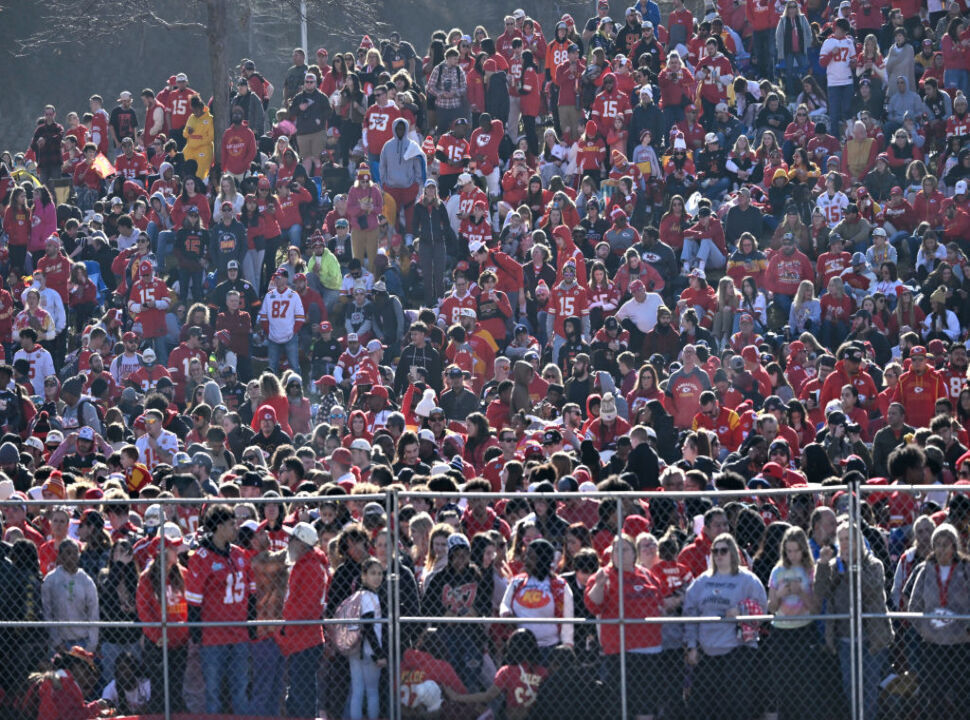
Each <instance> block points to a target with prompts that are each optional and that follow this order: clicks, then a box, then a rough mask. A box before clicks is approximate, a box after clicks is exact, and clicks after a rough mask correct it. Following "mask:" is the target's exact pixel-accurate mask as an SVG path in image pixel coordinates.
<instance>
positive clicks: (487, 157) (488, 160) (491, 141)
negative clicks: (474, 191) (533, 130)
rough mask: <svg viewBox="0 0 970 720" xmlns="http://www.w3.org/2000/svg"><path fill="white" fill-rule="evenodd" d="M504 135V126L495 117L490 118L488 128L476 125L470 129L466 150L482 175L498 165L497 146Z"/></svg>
mask: <svg viewBox="0 0 970 720" xmlns="http://www.w3.org/2000/svg"><path fill="white" fill-rule="evenodd" d="M504 135H505V126H504V125H503V124H502V121H501V120H497V119H495V120H492V127H491V128H490V129H489V130H482V129H481V128H480V127H478V128H475V129H474V130H473V131H472V136H471V139H470V140H469V151H468V152H469V155H470V156H471V159H472V162H473V163H475V167H476V168H477V169H478V170H481V171H482V174H483V175H488V174H489V173H491V172H492V170H494V169H495V168H496V167H497V166H498V164H499V157H498V147H499V145H500V144H501V143H502V138H503V137H504ZM479 192H481V191H479Z"/></svg>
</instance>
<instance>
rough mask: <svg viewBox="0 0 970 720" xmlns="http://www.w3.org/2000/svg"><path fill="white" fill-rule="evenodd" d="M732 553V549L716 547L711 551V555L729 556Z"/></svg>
mask: <svg viewBox="0 0 970 720" xmlns="http://www.w3.org/2000/svg"><path fill="white" fill-rule="evenodd" d="M729 552H731V550H730V548H726V547H716V548H712V549H711V555H727V554H728V553H729Z"/></svg>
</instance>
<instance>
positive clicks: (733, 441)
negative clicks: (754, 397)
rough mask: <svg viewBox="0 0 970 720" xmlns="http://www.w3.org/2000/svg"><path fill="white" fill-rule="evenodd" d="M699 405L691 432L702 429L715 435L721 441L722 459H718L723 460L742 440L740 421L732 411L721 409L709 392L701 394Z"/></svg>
mask: <svg viewBox="0 0 970 720" xmlns="http://www.w3.org/2000/svg"><path fill="white" fill-rule="evenodd" d="M700 404H701V409H700V412H699V413H697V414H696V415H695V416H694V421H693V422H692V423H691V430H697V429H699V428H704V429H705V430H712V431H713V432H715V433H717V439H718V440H720V441H721V455H722V457H721V458H719V459H721V460H723V459H724V457H726V456H727V454H728V453H729V452H734V451H736V450H737V449H738V447H739V446H740V445H741V441H742V440H743V439H744V438H743V437H742V432H741V421H740V420H739V419H738V414H737V413H736V412H734V410H731V409H729V408H726V407H723V406H722V405H721V404H720V403H719V402H718V401H717V395H715V394H714V392H713V391H711V390H705V391H704V392H702V393H701V396H700Z"/></svg>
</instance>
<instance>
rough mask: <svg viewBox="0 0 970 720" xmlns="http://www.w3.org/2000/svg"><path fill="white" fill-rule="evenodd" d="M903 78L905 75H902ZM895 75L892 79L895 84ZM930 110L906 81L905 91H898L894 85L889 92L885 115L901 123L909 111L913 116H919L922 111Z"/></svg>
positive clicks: (927, 112) (927, 111)
mask: <svg viewBox="0 0 970 720" xmlns="http://www.w3.org/2000/svg"><path fill="white" fill-rule="evenodd" d="M902 77H903V78H904V79H905V76H902ZM898 79H899V78H898V77H897V78H896V79H895V80H893V83H894V85H895V82H896V80H898ZM929 112H930V110H929V108H928V107H926V104H925V103H924V102H923V98H921V97H920V96H919V95H918V94H917V93H915V92H913V91H912V90H911V89H910V85H909V81H908V80H907V81H906V92H899V90H898V89H897V88H895V87H894V89H893V90H892V91H890V92H889V100H888V101H887V102H886V115H887V117H888V118H889V119H890V120H892V121H893V122H897V123H902V122H903V119H904V118H905V116H906V113H909V114H910V115H912V116H913V117H919V116H920V115H922V114H923V113H926V114H929Z"/></svg>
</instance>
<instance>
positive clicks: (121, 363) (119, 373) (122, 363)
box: [108, 353, 142, 387]
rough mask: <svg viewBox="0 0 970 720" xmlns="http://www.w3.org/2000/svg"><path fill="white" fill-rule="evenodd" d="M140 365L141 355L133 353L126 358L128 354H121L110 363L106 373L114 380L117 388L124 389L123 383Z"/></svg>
mask: <svg viewBox="0 0 970 720" xmlns="http://www.w3.org/2000/svg"><path fill="white" fill-rule="evenodd" d="M141 365H142V360H141V355H139V354H138V353H135V354H134V355H132V356H130V357H129V356H128V353H121V355H118V356H116V357H115V359H114V360H112V361H111V367H109V368H108V372H110V373H111V377H113V378H114V379H115V382H116V383H118V386H119V387H124V386H125V382H126V381H127V380H128V377H129V376H130V375H131V374H132V373H133V372H135V370H137V369H138V368H140V367H141Z"/></svg>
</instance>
